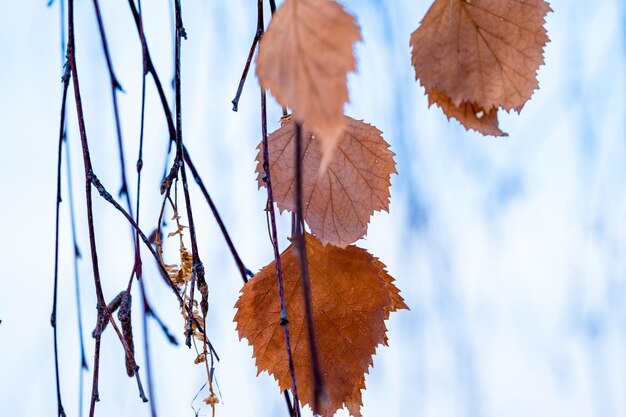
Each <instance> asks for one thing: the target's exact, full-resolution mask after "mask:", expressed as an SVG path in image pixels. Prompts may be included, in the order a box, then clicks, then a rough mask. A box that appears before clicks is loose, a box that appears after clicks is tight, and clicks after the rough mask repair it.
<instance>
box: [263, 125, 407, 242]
mask: <svg viewBox="0 0 626 417" xmlns="http://www.w3.org/2000/svg"><path fill="white" fill-rule="evenodd" d="M345 121H346V125H347V127H346V130H345V131H344V132H343V134H342V136H341V138H340V140H339V142H338V144H337V149H336V152H335V155H334V156H333V158H332V159H331V160H330V162H329V164H328V168H327V170H326V171H322V172H320V169H319V167H320V164H321V159H322V157H321V151H320V141H319V139H318V137H317V135H314V134H313V133H312V132H311V130H310V129H309V128H308V125H304V126H303V129H302V130H303V133H302V139H303V143H302V148H303V149H304V158H303V160H302V171H303V172H302V177H303V184H302V200H303V204H304V208H303V211H304V213H303V215H304V219H305V220H306V222H307V224H308V225H309V226H310V227H311V231H312V232H313V234H315V235H316V236H317V237H318V238H319V239H320V240H321V241H322V242H323V243H324V244H328V243H330V244H333V245H336V246H341V247H345V246H346V245H349V244H350V243H354V242H355V241H357V240H358V239H360V238H362V237H363V236H365V233H366V232H367V225H368V223H369V220H370V217H371V216H372V214H373V213H374V211H375V210H389V198H390V194H389V187H390V186H391V179H390V178H391V174H392V173H396V164H395V162H394V160H393V156H394V153H393V152H391V151H390V150H389V144H388V143H387V142H386V141H385V140H384V139H383V138H382V136H381V131H380V130H378V129H376V128H375V127H374V126H371V125H368V124H366V123H363V122H362V121H358V120H354V119H352V118H350V117H348V116H345ZM295 135H296V125H295V121H293V120H289V121H288V122H287V123H285V125H283V126H282V127H281V128H280V129H278V130H277V131H275V132H274V133H272V134H271V135H270V136H269V159H270V175H271V179H272V189H273V192H274V201H276V203H277V204H278V208H279V209H280V210H281V211H282V210H289V211H295V210H296V199H295V171H296V170H295V143H296V141H295ZM259 149H261V144H260V145H259ZM257 162H258V164H257V173H258V176H257V180H258V183H259V188H260V187H261V186H262V185H263V186H264V185H265V182H264V181H263V153H262V152H261V150H259V153H258V155H257Z"/></svg>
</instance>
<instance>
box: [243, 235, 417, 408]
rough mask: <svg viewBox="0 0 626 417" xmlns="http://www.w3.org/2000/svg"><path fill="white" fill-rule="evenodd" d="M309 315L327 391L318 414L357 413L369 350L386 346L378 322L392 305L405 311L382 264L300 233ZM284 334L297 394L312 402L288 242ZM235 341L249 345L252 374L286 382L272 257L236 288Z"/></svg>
mask: <svg viewBox="0 0 626 417" xmlns="http://www.w3.org/2000/svg"><path fill="white" fill-rule="evenodd" d="M305 239H306V245H307V256H308V262H309V273H310V283H311V295H312V301H313V319H314V322H315V332H316V337H317V347H318V351H319V359H320V368H321V372H322V375H323V379H324V384H325V388H326V394H327V395H326V401H324V402H323V404H322V408H321V415H322V416H323V417H330V416H332V415H333V414H334V413H335V412H336V411H337V410H338V409H340V408H342V407H343V406H344V405H345V406H346V407H347V408H348V411H349V412H350V414H351V415H352V416H359V417H360V416H361V412H360V408H361V404H362V399H361V390H363V389H365V373H366V372H367V371H368V369H369V367H370V366H371V365H372V357H373V355H374V354H375V353H376V347H377V346H378V345H380V344H384V345H386V344H387V338H386V335H385V333H386V331H387V328H386V326H385V320H387V319H388V318H389V314H390V313H391V312H393V311H396V310H401V309H408V307H407V306H406V304H405V303H404V300H403V299H402V297H401V296H400V290H398V288H397V287H396V286H395V285H394V284H393V282H394V280H393V278H392V277H391V276H390V275H389V274H388V273H387V272H386V271H385V266H384V265H383V264H382V262H380V261H378V260H377V259H376V258H374V257H373V256H372V255H370V254H369V253H368V252H367V251H365V250H364V249H361V248H358V247H356V246H348V247H347V248H344V249H342V248H338V247H335V246H324V245H322V243H321V242H320V241H319V240H317V239H316V238H315V237H313V236H311V235H309V234H307V235H305ZM280 259H281V263H282V268H283V277H284V278H283V279H284V291H285V301H286V303H287V315H288V319H289V332H290V335H291V346H292V350H293V359H294V367H295V373H296V381H297V382H298V393H299V395H300V400H301V402H302V404H303V405H304V404H312V402H313V386H312V383H311V363H310V362H311V361H310V356H309V355H310V351H309V344H308V338H307V334H308V333H307V332H308V328H307V325H306V319H305V313H304V302H303V298H302V287H301V285H300V263H299V256H298V253H297V249H296V247H295V245H294V244H292V245H290V246H289V247H288V248H287V249H286V250H285V251H284V252H283V253H282V254H281V256H280ZM235 307H236V308H237V313H236V314H235V322H236V323H237V331H238V333H239V337H240V338H246V339H248V343H249V344H251V345H252V348H253V355H254V358H255V361H256V365H257V370H258V373H260V372H262V371H267V372H268V373H269V374H271V375H272V376H273V377H274V378H275V379H276V380H277V381H278V384H279V387H280V390H281V391H282V390H286V389H289V388H290V387H291V379H290V376H289V366H288V360H287V353H286V350H285V341H284V336H283V330H282V328H281V326H280V299H279V297H278V288H277V285H276V269H275V266H274V262H272V263H270V264H269V265H267V266H266V267H265V268H263V269H262V270H261V271H260V272H259V273H258V274H256V275H255V276H254V278H252V279H251V280H250V281H249V282H248V283H247V284H245V285H244V287H243V289H242V293H241V296H240V297H239V300H238V301H237V303H236V304H235Z"/></svg>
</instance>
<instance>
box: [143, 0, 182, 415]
mask: <svg viewBox="0 0 626 417" xmlns="http://www.w3.org/2000/svg"><path fill="white" fill-rule="evenodd" d="M137 7H138V9H139V15H140V16H141V15H142V11H141V0H138V3H137ZM140 31H141V32H142V33H143V26H142V27H141V28H140ZM141 53H142V71H141V120H140V128H139V153H138V155H137V164H136V167H137V196H136V198H135V204H136V206H135V213H136V216H137V217H136V221H137V224H139V213H140V210H139V209H140V201H141V198H140V197H141V171H142V168H143V138H144V125H145V115H146V74H147V59H146V54H145V50H144V49H143V48H142V50H141ZM135 273H136V274H137V280H138V281H139V293H140V294H141V301H142V309H141V326H142V332H143V351H144V357H145V359H144V360H145V363H146V378H147V382H148V395H149V397H150V398H151V400H152V401H150V416H151V417H157V411H156V410H157V408H156V396H155V394H154V379H153V377H152V363H151V361H150V332H149V327H148V315H152V317H154V318H155V319H156V320H157V323H159V325H161V328H162V329H165V331H166V334H169V331H167V327H165V326H164V325H163V323H162V322H161V319H160V318H159V317H158V316H157V315H155V314H152V313H153V311H152V307H151V306H150V303H149V302H148V296H147V294H146V286H145V283H144V280H143V273H142V267H141V251H140V250H139V232H137V231H135ZM174 341H176V339H174Z"/></svg>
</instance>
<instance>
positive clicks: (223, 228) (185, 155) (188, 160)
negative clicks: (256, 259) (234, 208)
mask: <svg viewBox="0 0 626 417" xmlns="http://www.w3.org/2000/svg"><path fill="white" fill-rule="evenodd" d="M183 158H184V159H185V164H186V165H187V166H189V169H190V170H191V174H192V175H193V178H194V180H195V181H196V184H198V187H200V191H201V192H202V195H203V196H204V198H205V200H206V202H207V203H208V204H209V207H210V208H211V212H212V213H213V217H215V220H216V221H217V224H218V226H219V228H220V230H221V231H222V235H223V236H224V240H226V244H227V245H228V249H230V253H231V254H232V255H233V259H234V260H235V263H236V264H237V268H238V269H239V273H240V274H241V279H242V280H243V282H244V284H245V283H246V282H248V276H249V277H252V276H253V275H254V274H253V273H252V271H250V270H249V269H248V268H246V266H245V265H244V264H243V261H242V260H241V257H240V256H239V253H237V249H235V245H234V244H233V241H232V240H231V238H230V235H229V234H228V230H226V226H225V225H224V222H223V221H222V217H221V216H220V214H219V212H218V211H217V207H216V206H215V204H214V203H213V199H212V198H211V195H210V194H209V192H208V191H207V188H206V187H205V186H204V182H203V181H202V178H201V177H200V175H199V174H198V170H197V169H196V167H195V165H194V164H193V162H192V161H191V157H190V156H189V152H187V148H186V147H185V146H183Z"/></svg>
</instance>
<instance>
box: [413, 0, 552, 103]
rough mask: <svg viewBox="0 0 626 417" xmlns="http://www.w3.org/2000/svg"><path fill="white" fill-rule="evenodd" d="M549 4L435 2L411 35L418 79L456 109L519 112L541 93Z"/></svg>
mask: <svg viewBox="0 0 626 417" xmlns="http://www.w3.org/2000/svg"><path fill="white" fill-rule="evenodd" d="M549 11H550V6H549V5H548V3H547V2H545V1H544V0H435V2H434V3H433V5H432V6H431V7H430V9H429V10H428V12H427V13H426V16H425V17H424V19H423V20H422V23H421V25H420V27H419V28H418V29H417V30H416V31H415V32H414V33H413V34H412V35H411V46H412V48H413V51H412V62H413V66H414V67H415V74H416V78H418V79H419V80H420V83H421V84H422V85H423V86H424V87H425V88H426V91H427V92H429V91H432V90H437V91H439V92H441V93H443V94H445V95H446V96H448V97H449V98H450V100H451V101H452V103H453V104H454V105H455V106H457V107H458V106H461V104H462V103H463V102H471V103H475V104H476V105H477V106H479V107H480V108H483V109H491V108H494V107H496V108H497V107H502V108H503V109H505V110H507V111H509V110H511V109H515V110H517V111H518V112H519V111H520V110H521V109H522V107H523V106H524V103H526V101H527V100H528V99H529V98H530V96H531V95H532V93H533V91H534V90H535V89H537V88H538V82H537V78H536V72H537V69H538V67H539V65H541V64H543V47H544V46H545V44H546V42H547V41H548V36H547V33H546V30H545V28H544V26H543V25H544V23H545V20H544V18H545V16H546V14H547V13H548V12H549Z"/></svg>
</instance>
